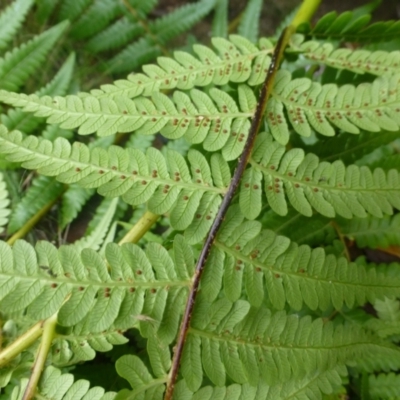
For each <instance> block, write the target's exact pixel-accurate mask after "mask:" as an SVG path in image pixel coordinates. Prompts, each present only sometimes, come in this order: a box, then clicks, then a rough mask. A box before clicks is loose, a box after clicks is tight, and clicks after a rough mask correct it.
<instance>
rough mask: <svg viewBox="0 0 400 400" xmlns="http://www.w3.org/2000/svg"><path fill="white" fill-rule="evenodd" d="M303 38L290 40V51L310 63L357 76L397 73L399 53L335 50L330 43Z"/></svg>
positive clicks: (298, 37) (399, 63)
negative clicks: (342, 70)
mask: <svg viewBox="0 0 400 400" xmlns="http://www.w3.org/2000/svg"><path fill="white" fill-rule="evenodd" d="M304 39H305V38H304V36H301V35H299V36H297V37H295V38H293V39H292V42H291V43H292V46H291V51H294V52H295V53H298V54H302V55H303V56H304V57H305V58H307V59H308V60H310V61H311V62H315V63H320V64H324V65H328V66H330V67H333V68H336V69H346V70H349V71H352V72H354V73H357V74H365V73H368V74H372V75H378V76H380V75H384V74H396V73H397V72H398V71H399V68H398V66H399V65H400V51H391V52H387V51H382V50H378V51H369V50H364V49H360V50H352V49H347V48H337V47H335V46H334V45H333V44H331V43H324V44H321V43H320V42H317V41H304Z"/></svg>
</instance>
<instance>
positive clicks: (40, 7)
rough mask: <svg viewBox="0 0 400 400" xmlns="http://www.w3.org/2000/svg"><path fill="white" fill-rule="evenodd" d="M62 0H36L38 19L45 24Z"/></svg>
mask: <svg viewBox="0 0 400 400" xmlns="http://www.w3.org/2000/svg"><path fill="white" fill-rule="evenodd" d="M59 3H60V0H36V12H35V15H36V19H37V20H38V22H39V23H40V24H44V23H45V22H46V21H47V20H48V19H49V18H50V16H51V14H52V13H53V12H54V10H55V9H56V8H57V6H58V5H59Z"/></svg>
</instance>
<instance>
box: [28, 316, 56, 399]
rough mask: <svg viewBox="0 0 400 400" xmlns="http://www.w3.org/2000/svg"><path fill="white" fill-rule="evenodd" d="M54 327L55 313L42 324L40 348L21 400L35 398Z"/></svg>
mask: <svg viewBox="0 0 400 400" xmlns="http://www.w3.org/2000/svg"><path fill="white" fill-rule="evenodd" d="M56 326H57V313H56V314H54V315H53V316H52V317H50V318H48V319H47V320H46V321H45V323H44V324H43V336H42V342H41V343H40V347H39V350H38V353H37V355H36V358H35V363H34V365H33V369H32V374H31V376H30V378H29V382H28V385H27V386H26V388H25V392H24V396H23V397H22V400H30V399H33V398H34V396H35V392H36V388H37V385H38V383H39V379H40V376H41V374H42V371H43V369H44V365H45V363H46V359H47V356H48V354H49V350H50V347H51V343H52V342H53V339H54V336H55V332H56Z"/></svg>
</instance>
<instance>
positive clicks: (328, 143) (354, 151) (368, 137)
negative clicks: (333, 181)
mask: <svg viewBox="0 0 400 400" xmlns="http://www.w3.org/2000/svg"><path fill="white" fill-rule="evenodd" d="M399 137H400V135H399V132H390V131H383V132H380V133H379V135H377V134H375V133H372V132H361V133H360V134H359V135H348V134H346V133H341V134H339V135H337V136H335V137H333V138H320V139H321V140H319V141H318V142H317V143H316V144H314V145H312V146H306V145H305V144H304V142H302V140H301V139H300V140H296V141H295V145H296V147H302V148H303V149H304V150H305V151H306V152H307V153H313V154H318V157H319V159H320V160H321V161H330V162H332V161H335V160H342V161H343V162H344V163H345V164H346V165H349V164H353V163H356V162H357V161H358V160H360V159H361V158H362V157H364V156H365V155H367V154H370V153H372V152H373V151H375V150H376V149H378V148H380V147H382V146H385V145H387V144H389V143H392V142H393V141H395V140H396V139H398V138H399ZM384 161H385V160H380V161H379V167H381V168H383V166H382V163H383V162H384ZM399 165H400V163H398V164H395V163H393V165H392V166H391V167H390V168H384V169H385V170H386V171H388V170H389V169H392V168H395V169H396V168H397V167H398V166H399ZM388 166H389V165H388ZM377 167H378V165H377Z"/></svg>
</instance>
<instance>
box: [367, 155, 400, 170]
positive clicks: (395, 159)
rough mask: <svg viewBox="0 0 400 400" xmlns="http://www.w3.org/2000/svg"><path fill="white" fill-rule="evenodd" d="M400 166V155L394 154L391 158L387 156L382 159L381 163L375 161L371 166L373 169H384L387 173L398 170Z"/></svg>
mask: <svg viewBox="0 0 400 400" xmlns="http://www.w3.org/2000/svg"><path fill="white" fill-rule="evenodd" d="M399 165H400V154H398V153H396V154H392V155H390V156H386V157H384V158H380V159H379V161H378V160H375V162H372V163H371V164H370V166H371V167H374V166H376V167H379V168H382V169H384V170H385V171H389V170H391V169H393V168H394V169H398V168H399Z"/></svg>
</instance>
